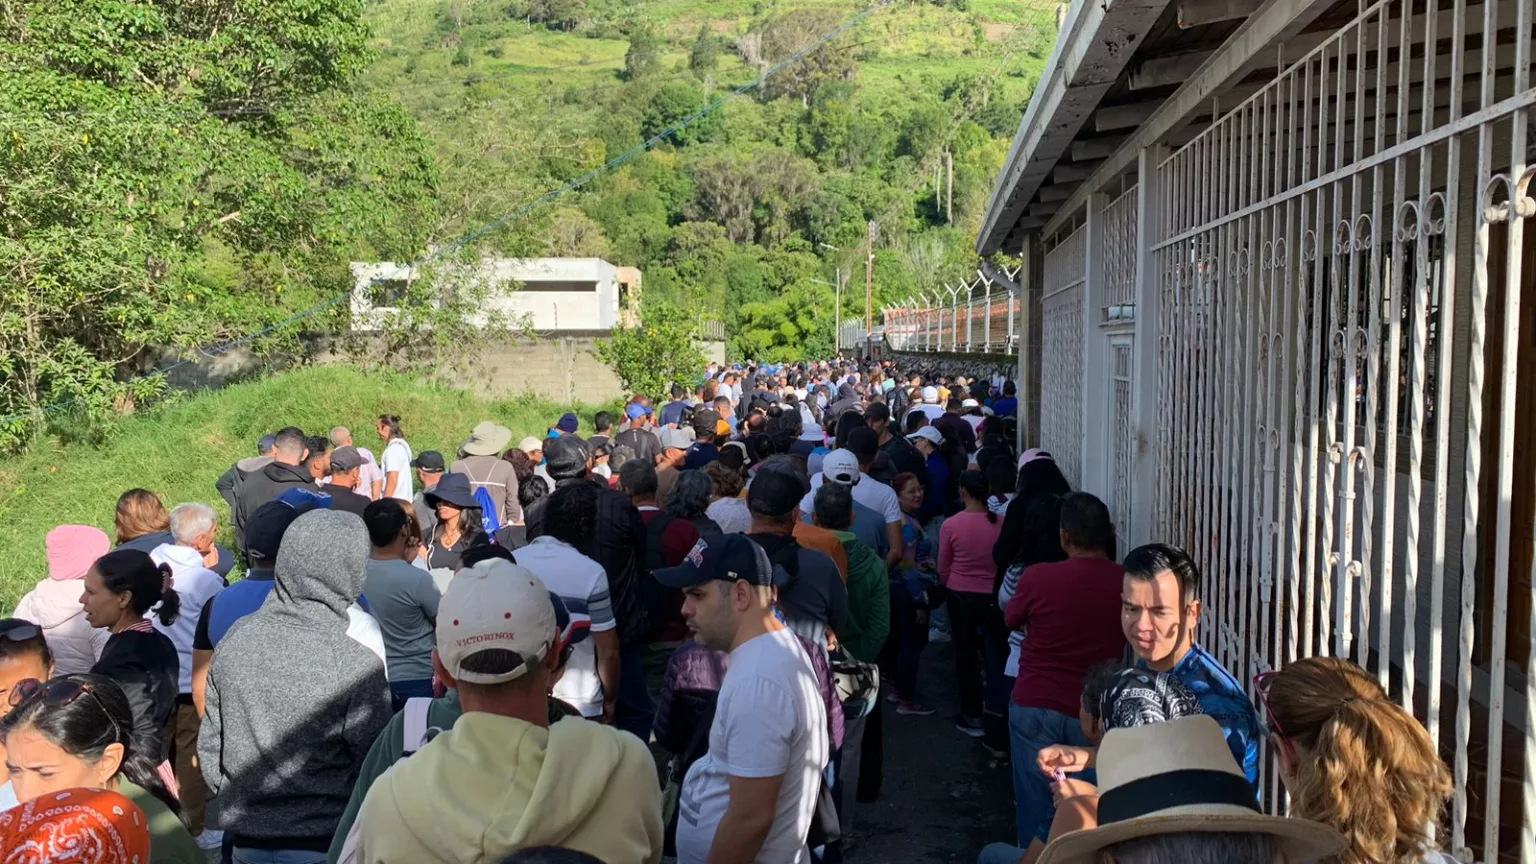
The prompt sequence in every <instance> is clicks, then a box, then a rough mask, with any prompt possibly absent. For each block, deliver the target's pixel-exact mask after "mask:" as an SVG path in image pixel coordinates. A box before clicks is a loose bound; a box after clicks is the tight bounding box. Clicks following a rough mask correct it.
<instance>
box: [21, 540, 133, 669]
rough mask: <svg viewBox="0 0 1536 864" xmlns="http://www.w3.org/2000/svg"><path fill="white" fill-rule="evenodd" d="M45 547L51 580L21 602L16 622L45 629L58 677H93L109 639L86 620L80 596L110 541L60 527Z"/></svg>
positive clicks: (45, 580)
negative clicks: (87, 674) (79, 674)
mask: <svg viewBox="0 0 1536 864" xmlns="http://www.w3.org/2000/svg"><path fill="white" fill-rule="evenodd" d="M46 542H47V547H48V578H47V579H44V580H43V581H41V582H39V583H37V587H36V588H33V589H32V590H31V591H29V592H27V596H25V597H23V598H21V602H20V603H18V604H16V611H15V612H14V613H13V617H16V618H21V619H24V620H27V621H31V622H32V623H33V624H36V625H38V626H39V627H41V628H43V638H44V639H46V640H47V641H48V650H50V651H52V652H53V671H54V674H56V675H70V674H76V673H82V672H89V671H91V667H92V666H94V665H96V660H97V658H99V657H100V656H101V649H102V648H103V647H104V646H105V645H106V644H107V637H108V636H109V635H111V634H110V633H108V632H107V631H106V629H105V628H103V629H97V628H93V627H92V626H91V625H90V624H89V623H88V622H87V621H86V620H85V608H84V607H83V606H81V605H80V595H81V594H84V593H85V585H84V580H85V573H86V571H87V570H89V569H91V565H92V564H94V563H96V559H97V558H100V557H101V556H103V555H105V554H107V552H108V551H109V550H111V548H112V541H111V539H110V538H108V537H107V535H106V533H104V532H103V531H102V530H101V529H99V528H91V527H89V526H87V525H60V526H59V527H57V528H55V529H53V530H52V531H49V532H48V539H47V541H46Z"/></svg>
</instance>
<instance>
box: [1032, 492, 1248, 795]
mask: <svg viewBox="0 0 1536 864" xmlns="http://www.w3.org/2000/svg"><path fill="white" fill-rule="evenodd" d="M1065 519H1066V514H1065V508H1064V509H1063V520H1064V521H1065ZM1030 569H1031V571H1032V570H1033V569H1034V568H1030ZM1020 587H1021V588H1022V587H1023V581H1022V580H1021V581H1020ZM1011 605H1012V604H1010V607H1011ZM1201 609H1202V606H1201V600H1200V569H1199V567H1197V566H1196V565H1195V562H1194V560H1193V559H1191V558H1190V557H1189V553H1187V552H1185V551H1184V550H1183V549H1180V548H1178V547H1177V546H1170V545H1168V544H1165V543H1151V544H1148V545H1146V546H1138V547H1137V548H1135V549H1132V550H1131V551H1130V554H1128V555H1126V556H1125V564H1124V577H1123V580H1122V588H1121V597H1120V626H1121V629H1122V631H1123V635H1124V638H1125V640H1126V641H1127V642H1129V643H1130V645H1131V651H1132V652H1133V653H1134V654H1135V655H1136V665H1137V666H1138V667H1140V668H1143V669H1151V670H1152V671H1154V672H1168V673H1170V674H1172V675H1173V676H1174V677H1175V678H1177V679H1179V681H1180V682H1181V683H1182V684H1183V685H1184V686H1185V687H1187V688H1188V689H1189V690H1190V692H1192V693H1194V694H1195V698H1197V699H1199V700H1200V708H1201V710H1202V711H1204V712H1205V713H1206V714H1208V715H1210V716H1211V717H1213V718H1215V720H1216V722H1217V723H1219V724H1220V725H1221V730H1222V734H1223V737H1224V738H1225V739H1226V743H1227V749H1228V750H1230V751H1231V753H1232V758H1233V759H1235V760H1236V763H1237V765H1239V766H1241V767H1242V770H1243V773H1244V774H1245V775H1246V776H1247V778H1248V782H1249V783H1250V784H1253V786H1254V794H1255V795H1257V794H1258V781H1259V735H1260V734H1261V732H1260V727H1259V719H1258V714H1257V712H1255V711H1254V709H1253V703H1252V702H1250V701H1249V700H1248V694H1247V692H1246V691H1245V690H1244V689H1243V686H1242V685H1241V684H1239V683H1238V680H1237V678H1236V677H1234V676H1233V675H1232V673H1230V672H1228V671H1227V670H1226V669H1225V668H1224V667H1223V666H1222V665H1221V663H1220V662H1219V661H1217V660H1216V658H1215V657H1212V656H1211V655H1210V654H1209V653H1207V652H1206V651H1205V649H1203V648H1201V647H1200V646H1199V645H1198V644H1196V643H1195V634H1196V631H1197V629H1198V627H1199V624H1200V612H1201ZM1033 638H1035V629H1034V627H1033V626H1031V627H1030V631H1029V639H1025V640H1024V641H1025V642H1026V643H1028V642H1029V641H1030V639H1033ZM1019 680H1020V681H1023V680H1024V664H1023V661H1022V659H1021V660H1020V663H1019ZM1093 758H1094V754H1093V751H1092V750H1091V749H1088V748H1085V747H1081V746H1055V747H1046V748H1044V749H1042V750H1041V751H1040V754H1039V756H1038V757H1037V759H1036V765H1037V767H1038V770H1040V771H1043V772H1045V773H1046V774H1050V773H1051V772H1053V771H1055V770H1056V769H1058V768H1060V769H1062V770H1065V771H1079V770H1082V768H1083V767H1084V766H1092V764H1093Z"/></svg>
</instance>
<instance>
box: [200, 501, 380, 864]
mask: <svg viewBox="0 0 1536 864" xmlns="http://www.w3.org/2000/svg"><path fill="white" fill-rule="evenodd" d="M281 543H282V545H281V548H280V549H279V551H278V553H277V569H276V583H275V585H274V586H273V587H272V588H271V593H270V594H269V595H268V597H267V602H266V603H265V604H264V605H263V606H262V607H261V608H260V609H258V610H256V611H255V612H254V613H252V614H251V615H250V616H249V617H247V618H246V619H245V620H244V621H242V622H241V623H240V626H238V627H235V628H234V629H232V630H231V631H229V633H228V635H226V636H225V637H224V638H223V639H222V640H221V641H220V642H219V644H218V649H217V650H216V651H215V652H214V657H213V663H212V664H211V666H210V667H209V669H208V677H207V682H206V685H205V697H204V698H205V705H206V709H207V715H206V716H205V717H204V719H203V728H202V731H201V733H200V734H199V735H198V745H197V746H198V757H199V758H200V759H201V760H202V765H203V777H204V779H206V780H207V781H208V789H209V791H210V792H212V793H213V798H212V800H211V802H210V806H209V811H210V816H211V818H212V821H213V822H214V823H215V824H217V825H218V826H219V827H221V828H222V829H224V832H225V833H226V835H228V840H229V842H230V843H231V844H232V846H233V849H234V852H233V860H234V861H235V862H236V864H319V862H322V861H324V860H325V853H326V850H327V849H329V848H330V844H331V838H332V836H333V835H334V834H335V833H336V826H337V824H338V823H339V821H340V818H341V814H342V812H343V811H344V810H345V809H346V806H347V799H348V798H349V797H350V796H351V794H352V785H353V781H354V780H355V779H356V777H357V772H358V768H359V766H360V765H361V764H362V762H363V759H364V757H366V756H367V754H368V748H369V747H371V746H372V745H373V740H374V739H375V738H376V737H378V734H379V732H380V730H382V729H383V728H384V725H385V724H386V723H388V722H389V716H390V711H389V704H390V695H389V681H388V679H387V678H386V677H385V665H384V659H383V658H382V657H381V656H379V655H378V654H375V653H374V652H373V651H372V650H371V649H369V648H368V647H365V646H364V645H362V644H360V643H359V642H357V641H356V640H354V639H353V637H352V636H350V635H348V632H347V631H348V628H349V625H350V615H349V612H348V608H349V607H350V606H351V605H352V604H353V602H354V601H355V600H356V599H357V597H358V595H359V594H361V593H362V590H363V584H364V582H365V581H366V579H367V573H368V559H369V554H370V551H371V548H372V547H371V544H370V543H369V538H368V531H367V529H366V528H365V527H364V525H363V520H361V519H359V518H358V517H356V516H354V515H352V514H351V513H337V512H332V511H330V510H320V509H316V510H312V511H310V512H308V513H305V514H304V515H303V516H300V517H299V518H298V519H296V520H294V521H293V524H292V525H291V526H289V527H288V529H287V531H286V532H285V533H283V534H282V535H281Z"/></svg>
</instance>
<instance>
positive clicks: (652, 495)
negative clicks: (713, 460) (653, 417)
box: [619, 430, 699, 643]
mask: <svg viewBox="0 0 1536 864" xmlns="http://www.w3.org/2000/svg"><path fill="white" fill-rule="evenodd" d="M668 431H671V430H668ZM656 473H657V472H656V469H654V468H652V467H651V466H649V465H647V464H645V463H644V462H640V461H638V460H636V461H633V462H626V463H625V464H624V467H623V468H622V469H620V471H619V489H620V490H621V491H623V493H624V494H625V495H628V496H629V499H630V501H631V502H632V503H633V504H634V505H635V509H636V510H638V511H639V513H640V520H641V522H643V523H644V524H645V537H646V539H645V550H646V562H645V563H646V567H647V569H649V570H651V571H652V572H654V571H656V570H659V569H661V568H663V567H676V566H677V565H678V564H681V563H682V561H683V556H685V555H687V554H688V550H690V549H692V548H693V544H695V543H697V542H699V529H698V527H697V526H696V525H694V524H693V523H692V522H690V521H688V520H687V519H678V518H676V517H674V516H672V515H671V514H670V513H667V512H665V511H663V510H662V509H661V508H660V507H658V506H657V504H656V485H657V484H656ZM647 597H648V600H649V606H650V609H649V612H650V615H649V617H650V619H651V620H650V625H651V632H650V633H649V634H647V636H648V639H649V640H650V641H651V642H661V643H674V642H681V641H682V640H683V639H685V638H687V635H688V631H687V627H686V625H685V624H684V622H683V618H682V611H681V610H682V608H683V598H682V595H680V594H678V593H677V592H676V591H667V590H665V589H663V588H661V587H660V586H655V587H654V588H653V589H652V591H651V592H650V593H648V594H647Z"/></svg>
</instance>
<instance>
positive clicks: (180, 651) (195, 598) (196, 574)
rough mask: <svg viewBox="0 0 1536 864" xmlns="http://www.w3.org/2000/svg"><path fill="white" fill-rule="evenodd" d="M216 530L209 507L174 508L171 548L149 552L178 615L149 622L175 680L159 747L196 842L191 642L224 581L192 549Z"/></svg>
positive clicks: (202, 800) (203, 789)
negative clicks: (165, 574) (174, 660)
mask: <svg viewBox="0 0 1536 864" xmlns="http://www.w3.org/2000/svg"><path fill="white" fill-rule="evenodd" d="M217 530H218V520H217V518H216V517H215V515H214V512H213V508H212V507H209V506H208V505H207V504H180V505H178V506H176V507H175V508H174V509H172V510H171V534H172V536H174V537H175V538H176V542H175V543H167V544H165V545H163V546H160V547H158V548H156V549H155V551H153V552H151V553H149V557H150V559H151V560H153V561H154V562H155V564H157V565H159V564H164V565H166V566H168V567H170V568H171V587H172V588H174V589H176V594H177V596H179V597H180V598H181V604H182V609H183V610H184V611H183V612H182V614H181V615H179V616H177V618H176V620H175V622H173V623H171V624H162V623H160V622H159V621H155V622H153V623H154V626H155V629H156V630H159V631H160V632H161V633H164V634H165V635H166V636H167V637H169V638H170V640H171V643H172V644H174V645H175V646H176V654H177V657H178V660H179V662H178V667H179V668H178V678H177V690H176V703H175V704H176V707H175V709H174V710H172V712H171V720H170V723H169V724H168V725H167V726H166V728H165V743H166V745H167V747H168V748H169V749H170V751H171V762H172V765H173V766H174V767H175V769H176V782H177V784H179V786H180V787H181V792H180V800H181V808H182V812H183V813H185V814H186V817H187V830H189V831H191V832H192V836H194V837H196V836H198V835H199V834H201V833H202V831H203V810H204V806H205V804H206V802H207V800H208V787H207V786H206V785H204V783H203V773H202V771H200V770H198V767H197V758H196V757H197V729H198V726H199V724H200V723H201V718H200V717H198V715H197V707H196V705H195V704H194V703H193V701H192V643H193V637H194V635H195V634H196V633H197V627H198V622H199V621H200V620H201V619H202V617H203V608H204V607H205V606H206V605H207V604H208V603H209V602H211V601H212V600H213V597H214V595H216V594H218V593H219V592H220V591H223V590H224V580H223V579H222V578H220V577H219V575H218V574H217V573H215V572H213V571H212V570H209V569H208V568H207V567H205V566H203V553H201V552H199V551H198V548H199V547H201V546H203V545H205V544H206V543H208V542H211V539H210V538H212V536H213V534H214V532H215V531H217Z"/></svg>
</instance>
